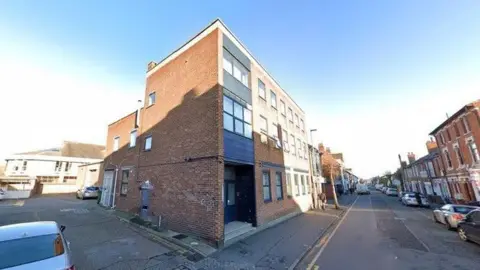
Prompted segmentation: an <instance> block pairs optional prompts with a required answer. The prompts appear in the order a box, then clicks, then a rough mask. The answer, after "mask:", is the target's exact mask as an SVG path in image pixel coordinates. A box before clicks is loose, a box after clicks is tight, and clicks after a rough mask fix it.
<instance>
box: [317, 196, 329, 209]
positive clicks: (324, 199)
mask: <svg viewBox="0 0 480 270" xmlns="http://www.w3.org/2000/svg"><path fill="white" fill-rule="evenodd" d="M318 201H319V203H320V207H321V208H322V210H325V207H326V204H327V195H325V193H324V192H323V191H322V192H321V193H320V194H319V195H318Z"/></svg>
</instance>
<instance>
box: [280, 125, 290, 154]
mask: <svg viewBox="0 0 480 270" xmlns="http://www.w3.org/2000/svg"><path fill="white" fill-rule="evenodd" d="M282 132H283V133H282V139H283V149H284V150H285V151H288V149H289V145H288V134H287V131H286V130H285V129H284V130H283V131H282Z"/></svg>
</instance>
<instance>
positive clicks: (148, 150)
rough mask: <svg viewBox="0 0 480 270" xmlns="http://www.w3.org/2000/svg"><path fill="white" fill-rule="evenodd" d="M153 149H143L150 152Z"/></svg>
mask: <svg viewBox="0 0 480 270" xmlns="http://www.w3.org/2000/svg"><path fill="white" fill-rule="evenodd" d="M150 151H152V149H143V152H150Z"/></svg>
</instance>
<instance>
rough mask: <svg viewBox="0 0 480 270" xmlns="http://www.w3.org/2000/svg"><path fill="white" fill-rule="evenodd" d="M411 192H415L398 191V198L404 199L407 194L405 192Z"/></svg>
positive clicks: (407, 192)
mask: <svg viewBox="0 0 480 270" xmlns="http://www.w3.org/2000/svg"><path fill="white" fill-rule="evenodd" d="M409 193H411V194H414V193H413V192H410V191H400V192H398V200H399V201H402V197H403V196H405V194H409ZM414 195H415V194H414Z"/></svg>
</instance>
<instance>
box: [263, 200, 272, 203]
mask: <svg viewBox="0 0 480 270" xmlns="http://www.w3.org/2000/svg"><path fill="white" fill-rule="evenodd" d="M271 202H272V200H271V199H270V200H263V203H271Z"/></svg>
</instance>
